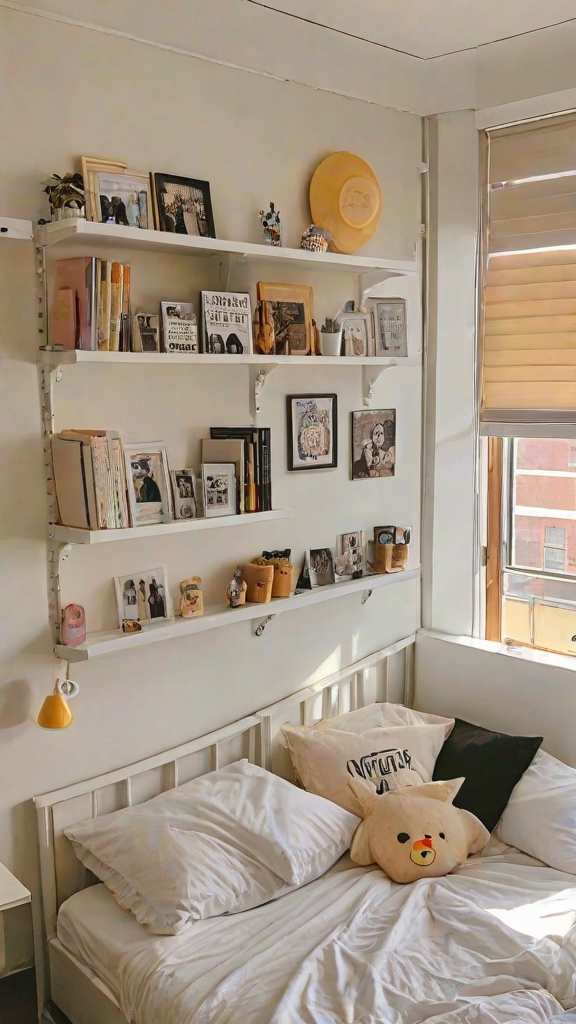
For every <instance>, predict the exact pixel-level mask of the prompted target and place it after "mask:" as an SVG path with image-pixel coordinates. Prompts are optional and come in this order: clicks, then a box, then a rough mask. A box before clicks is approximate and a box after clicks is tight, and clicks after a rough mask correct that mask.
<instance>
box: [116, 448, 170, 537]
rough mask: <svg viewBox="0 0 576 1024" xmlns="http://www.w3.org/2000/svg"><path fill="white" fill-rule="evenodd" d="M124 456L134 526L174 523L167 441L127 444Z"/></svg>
mask: <svg viewBox="0 0 576 1024" xmlns="http://www.w3.org/2000/svg"><path fill="white" fill-rule="evenodd" d="M124 457H125V459H126V479H127V482H128V499H129V502H130V517H131V520H132V526H152V525H153V524H155V523H167V522H170V520H171V519H172V502H171V494H170V476H169V471H168V455H167V453H166V445H165V444H164V442H163V441H152V442H151V443H149V444H144V443H142V444H125V445H124Z"/></svg>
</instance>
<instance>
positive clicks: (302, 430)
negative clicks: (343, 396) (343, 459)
mask: <svg viewBox="0 0 576 1024" xmlns="http://www.w3.org/2000/svg"><path fill="white" fill-rule="evenodd" d="M286 403H287V413H288V430H287V437H288V470H289V471H293V470H303V469H333V468H334V467H335V466H337V465H338V399H337V396H336V395H288V396H287V398H286Z"/></svg>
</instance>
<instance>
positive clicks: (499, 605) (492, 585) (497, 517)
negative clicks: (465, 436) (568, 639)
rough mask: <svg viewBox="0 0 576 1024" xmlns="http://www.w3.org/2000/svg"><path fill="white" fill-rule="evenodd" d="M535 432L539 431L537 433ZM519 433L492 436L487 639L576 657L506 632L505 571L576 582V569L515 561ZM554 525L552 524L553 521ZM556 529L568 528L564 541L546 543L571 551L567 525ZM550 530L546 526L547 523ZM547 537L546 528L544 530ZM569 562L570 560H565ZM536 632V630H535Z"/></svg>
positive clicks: (488, 481)
mask: <svg viewBox="0 0 576 1024" xmlns="http://www.w3.org/2000/svg"><path fill="white" fill-rule="evenodd" d="M534 436H535V435H534ZM517 440H518V438H516V437H510V436H509V437H506V438H504V437H489V438H488V471H487V546H486V559H485V562H486V623H485V636H486V639H487V640H493V641H496V642H497V643H501V644H502V643H509V644H513V645H514V646H518V647H527V648H528V649H529V650H537V651H538V650H544V651H550V652H551V653H555V654H562V655H566V656H567V657H575V656H576V655H575V654H571V653H570V652H565V651H562V652H558V651H557V650H553V649H551V648H545V647H539V646H538V645H536V644H535V643H530V644H526V643H524V642H523V641H521V640H512V639H510V640H506V639H505V638H504V636H503V629H502V618H503V599H504V583H505V574H506V573H512V574H514V575H520V576H527V577H532V578H534V577H541V578H547V579H552V580H554V579H556V580H565V581H566V580H569V581H571V582H575V585H576V576H575V574H574V573H569V572H566V570H565V569H564V570H563V571H562V570H559V569H553V570H550V569H546V568H530V567H528V566H516V565H514V564H513V562H512V553H513V551H514V505H515V472H514V466H515V443H516V441H517ZM549 526H550V524H549ZM550 528H552V529H557V530H560V529H562V530H563V531H564V544H563V545H556V544H546V543H544V544H543V547H544V551H545V550H546V548H549V549H550V550H554V551H563V552H564V555H565V556H566V554H567V532H566V529H565V527H555V526H551V527H550ZM545 530H546V527H545ZM544 537H546V532H544ZM564 564H566V563H564ZM532 632H533V631H532Z"/></svg>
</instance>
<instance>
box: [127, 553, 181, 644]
mask: <svg viewBox="0 0 576 1024" xmlns="http://www.w3.org/2000/svg"><path fill="white" fill-rule="evenodd" d="M114 587H115V590H116V606H117V609H118V624H119V626H120V629H122V623H123V622H125V621H126V620H129V621H131V620H133V619H136V620H137V621H138V622H140V624H141V625H142V626H143V627H144V628H145V627H146V626H150V625H152V624H153V623H154V622H160V621H162V620H164V621H167V620H169V619H171V618H172V606H171V603H170V595H169V593H168V576H167V573H166V567H165V566H163V565H161V566H159V567H158V568H157V569H143V570H139V571H137V572H131V573H128V574H127V575H126V576H115V577H114Z"/></svg>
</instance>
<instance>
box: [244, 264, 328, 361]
mask: <svg viewBox="0 0 576 1024" xmlns="http://www.w3.org/2000/svg"><path fill="white" fill-rule="evenodd" d="M257 292H258V301H259V302H267V303H269V308H270V310H271V313H272V318H273V321H274V340H275V345H274V354H275V355H286V356H290V355H294V356H306V355H310V353H311V352H312V348H313V340H312V339H313V329H312V319H313V317H314V313H313V309H312V289H311V288H310V287H309V286H308V285H304V284H281V283H280V282H278V281H258V285H257Z"/></svg>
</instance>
